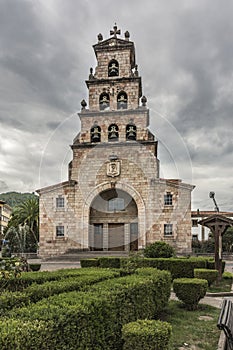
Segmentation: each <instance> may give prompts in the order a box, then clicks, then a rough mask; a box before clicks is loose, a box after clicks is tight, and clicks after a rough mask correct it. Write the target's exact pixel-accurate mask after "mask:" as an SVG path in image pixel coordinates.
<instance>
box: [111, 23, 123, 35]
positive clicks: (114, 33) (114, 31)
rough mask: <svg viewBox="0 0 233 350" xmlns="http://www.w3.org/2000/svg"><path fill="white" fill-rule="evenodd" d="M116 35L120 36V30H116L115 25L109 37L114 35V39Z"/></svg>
mask: <svg viewBox="0 0 233 350" xmlns="http://www.w3.org/2000/svg"><path fill="white" fill-rule="evenodd" d="M117 34H118V35H120V34H121V30H120V29H117V25H116V23H115V26H113V30H110V35H114V38H116V37H117Z"/></svg>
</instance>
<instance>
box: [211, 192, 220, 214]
mask: <svg viewBox="0 0 233 350" xmlns="http://www.w3.org/2000/svg"><path fill="white" fill-rule="evenodd" d="M209 196H210V198H212V199H213V201H214V205H215V210H216V211H217V212H219V207H218V205H217V202H216V200H215V198H214V196H215V193H214V192H210V194H209Z"/></svg>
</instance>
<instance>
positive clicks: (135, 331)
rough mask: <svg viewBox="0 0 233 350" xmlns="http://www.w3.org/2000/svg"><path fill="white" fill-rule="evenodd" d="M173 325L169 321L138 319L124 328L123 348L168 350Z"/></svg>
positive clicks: (127, 349)
mask: <svg viewBox="0 0 233 350" xmlns="http://www.w3.org/2000/svg"><path fill="white" fill-rule="evenodd" d="M171 331H172V327H171V325H170V324H169V323H167V322H162V321H155V320H138V321H136V322H130V323H127V324H125V325H124V326H123V328H122V338H123V340H124V345H123V350H132V349H134V350H142V349H143V350H167V349H168V346H169V341H170V337H171Z"/></svg>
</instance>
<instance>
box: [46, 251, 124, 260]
mask: <svg viewBox="0 0 233 350" xmlns="http://www.w3.org/2000/svg"><path fill="white" fill-rule="evenodd" d="M128 255H129V253H128V252H124V251H122V252H120V251H99V252H98V251H95V252H90V251H83V252H80V251H78V252H76V253H74V252H72V253H65V254H62V255H59V256H51V257H49V258H46V259H43V260H45V261H80V259H91V258H99V257H104V256H112V257H127V256H128Z"/></svg>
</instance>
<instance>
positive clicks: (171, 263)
mask: <svg viewBox="0 0 233 350" xmlns="http://www.w3.org/2000/svg"><path fill="white" fill-rule="evenodd" d="M131 260H132V259H131V258H121V257H114V258H113V257H101V258H97V259H82V260H81V267H86V266H88V267H90V266H99V267H105V268H107V267H109V268H113V267H114V268H119V267H120V268H123V269H124V268H127V267H128V265H129V262H130V261H131ZM92 263H93V265H92ZM133 265H134V267H136V268H141V267H153V268H157V269H159V270H168V271H170V272H171V275H172V279H175V278H182V277H187V278H193V277H194V269H195V268H210V269H211V268H212V266H213V261H212V260H211V259H209V258H203V257H197V258H196V257H191V258H137V259H133Z"/></svg>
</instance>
